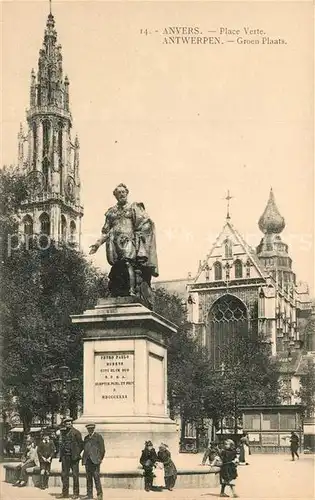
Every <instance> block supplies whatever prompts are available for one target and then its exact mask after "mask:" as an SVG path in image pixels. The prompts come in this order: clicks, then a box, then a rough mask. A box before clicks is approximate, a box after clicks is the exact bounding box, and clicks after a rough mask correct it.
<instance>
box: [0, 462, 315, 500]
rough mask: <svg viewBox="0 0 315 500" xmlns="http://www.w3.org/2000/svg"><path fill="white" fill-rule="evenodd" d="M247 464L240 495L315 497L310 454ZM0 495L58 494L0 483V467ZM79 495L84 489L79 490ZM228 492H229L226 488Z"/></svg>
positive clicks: (177, 495)
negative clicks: (297, 457) (294, 459)
mask: <svg viewBox="0 0 315 500" xmlns="http://www.w3.org/2000/svg"><path fill="white" fill-rule="evenodd" d="M199 458H200V457H197V456H196V455H192V458H191V460H192V465H193V464H196V463H197V462H198V459H199ZM250 458H251V463H250V465H248V466H242V467H239V468H238V472H239V477H238V479H237V481H236V489H237V493H238V495H239V497H240V498H243V499H248V500H250V499H255V500H263V499H268V500H279V499H283V500H291V499H292V500H293V499H294V500H297V499H299V500H307V499H312V498H314V497H315V490H314V478H315V474H314V456H313V455H302V456H301V458H300V460H296V461H295V462H292V461H291V459H290V457H289V456H288V455H252V456H251V457H250ZM0 467H1V469H0V479H1V482H0V493H1V494H0V497H1V500H24V499H25V500H55V498H56V495H58V494H59V493H60V490H59V489H56V488H51V489H49V490H48V491H47V490H46V491H44V492H43V491H41V490H38V489H37V488H34V487H26V488H13V487H12V485H11V484H8V483H5V482H4V470H3V467H2V466H0ZM81 493H82V496H83V495H84V494H85V491H82V492H81ZM227 493H228V494H229V491H227ZM218 496H219V491H218V489H215V490H204V489H194V490H183V489H182V490H179V489H176V488H175V489H174V491H172V492H170V491H163V492H153V491H152V492H149V493H146V492H145V491H135V490H122V489H107V490H104V500H105V499H115V500H129V499H133V500H144V499H148V498H151V499H152V498H159V500H167V499H173V498H174V499H179V500H212V499H215V498H217V497H218Z"/></svg>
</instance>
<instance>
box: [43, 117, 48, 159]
mask: <svg viewBox="0 0 315 500" xmlns="http://www.w3.org/2000/svg"><path fill="white" fill-rule="evenodd" d="M49 129H50V122H49V121H48V120H45V121H44V122H43V153H44V155H48V152H49Z"/></svg>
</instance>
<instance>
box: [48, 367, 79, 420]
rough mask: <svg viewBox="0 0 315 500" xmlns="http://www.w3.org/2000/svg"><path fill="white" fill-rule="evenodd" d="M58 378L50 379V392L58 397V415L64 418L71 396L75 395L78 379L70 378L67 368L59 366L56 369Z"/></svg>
mask: <svg viewBox="0 0 315 500" xmlns="http://www.w3.org/2000/svg"><path fill="white" fill-rule="evenodd" d="M58 371H59V373H60V376H59V377H55V378H53V379H51V381H50V384H51V392H52V393H53V394H57V395H58V399H59V401H60V414H61V416H62V417H63V418H64V417H66V415H67V411H68V409H69V402H70V398H71V396H73V395H74V394H75V391H76V389H77V386H78V382H79V379H78V378H77V377H70V370H69V367H68V366H66V365H63V366H60V367H59V369H58Z"/></svg>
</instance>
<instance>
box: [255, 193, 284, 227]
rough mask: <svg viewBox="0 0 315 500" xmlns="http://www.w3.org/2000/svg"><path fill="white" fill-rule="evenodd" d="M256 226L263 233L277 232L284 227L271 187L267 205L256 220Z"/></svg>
mask: <svg viewBox="0 0 315 500" xmlns="http://www.w3.org/2000/svg"><path fill="white" fill-rule="evenodd" d="M258 226H259V229H260V230H261V231H262V232H263V233H265V234H279V233H281V231H283V229H284V227H285V220H284V218H283V217H282V215H281V214H280V212H279V210H278V207H277V205H276V201H275V197H274V194H273V190H272V188H271V189H270V194H269V200H268V203H267V206H266V208H265V210H264V213H263V214H262V216H261V217H260V219H259V221H258Z"/></svg>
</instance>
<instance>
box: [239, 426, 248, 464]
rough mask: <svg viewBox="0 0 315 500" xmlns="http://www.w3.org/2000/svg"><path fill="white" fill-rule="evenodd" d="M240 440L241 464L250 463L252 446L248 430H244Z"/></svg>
mask: <svg viewBox="0 0 315 500" xmlns="http://www.w3.org/2000/svg"><path fill="white" fill-rule="evenodd" d="M240 441H241V443H240V464H243V465H249V458H248V457H249V455H250V447H249V439H248V434H247V432H243V436H242V437H241V440H240Z"/></svg>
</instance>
